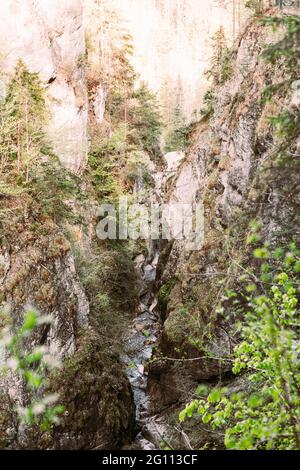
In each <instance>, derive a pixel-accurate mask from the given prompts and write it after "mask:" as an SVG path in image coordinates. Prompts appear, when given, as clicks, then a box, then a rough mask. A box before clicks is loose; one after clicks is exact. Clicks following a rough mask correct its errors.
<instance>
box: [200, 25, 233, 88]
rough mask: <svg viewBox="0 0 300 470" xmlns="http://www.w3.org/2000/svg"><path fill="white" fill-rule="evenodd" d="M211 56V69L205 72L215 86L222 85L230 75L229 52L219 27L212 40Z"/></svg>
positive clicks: (221, 29) (223, 34)
mask: <svg viewBox="0 0 300 470" xmlns="http://www.w3.org/2000/svg"><path fill="white" fill-rule="evenodd" d="M212 43H213V55H212V58H211V67H210V69H209V70H208V71H207V72H206V75H207V77H209V78H212V79H213V82H214V84H215V85H222V84H223V83H225V82H226V80H228V79H229V78H230V76H231V74H232V61H231V51H230V49H229V47H228V46H227V41H226V36H225V31H224V28H223V27H222V26H221V28H219V29H218V30H217V32H216V33H215V34H214V36H213V38H212Z"/></svg>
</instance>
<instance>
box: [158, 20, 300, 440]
mask: <svg viewBox="0 0 300 470" xmlns="http://www.w3.org/2000/svg"><path fill="white" fill-rule="evenodd" d="M277 39H278V38H277ZM273 40H274V36H272V34H270V32H269V31H268V30H267V29H266V28H263V27H262V26H258V25H257V23H250V24H249V25H248V26H247V28H246V30H245V33H244V34H243V35H242V36H241V38H240V40H239V41H238V43H236V52H235V57H234V74H233V76H232V77H231V79H229V80H228V81H227V82H226V83H225V84H224V85H223V86H219V87H217V88H216V89H215V96H216V98H215V100H214V104H213V112H212V114H211V116H210V117H209V118H205V119H203V120H201V122H200V123H199V124H198V125H197V126H195V129H194V131H193V136H192V144H191V148H190V152H189V153H188V154H187V156H186V159H185V161H184V162H183V163H182V164H181V165H180V167H179V171H178V172H177V175H176V178H175V179H174V180H173V181H172V183H171V185H170V187H169V189H168V193H167V200H168V201H176V202H188V203H191V202H192V201H195V200H198V201H202V202H203V204H204V208H205V243H204V247H203V249H202V250H200V251H195V252H191V251H189V250H188V249H187V245H186V244H185V243H184V242H182V241H174V243H173V244H172V245H171V246H168V247H166V248H165V249H164V250H163V252H162V255H161V258H160V262H159V267H158V271H159V272H160V274H161V283H160V291H159V292H160V294H159V298H160V308H161V313H162V316H163V319H164V326H163V333H162V336H161V342H160V352H162V353H163V354H164V355H165V356H166V357H168V358H170V359H169V360H168V359H165V360H163V359H160V356H159V353H158V360H157V361H156V362H155V361H154V362H153V364H152V366H151V370H150V377H149V384H150V389H151V392H152V396H153V402H152V403H153V411H155V412H156V413H157V411H159V410H162V409H165V407H166V406H170V405H172V406H173V407H174V406H176V403H177V402H178V401H179V400H182V398H183V397H186V396H187V395H188V394H189V391H191V390H195V387H196V386H197V384H199V383H201V381H205V382H206V383H207V381H208V382H210V383H218V381H219V380H220V378H223V380H225V379H226V377H227V382H228V380H229V387H231V386H232V387H234V386H235V385H234V384H235V382H234V381H232V379H230V369H231V367H230V364H229V363H228V364H227V363H226V361H225V362H219V361H218V360H214V359H201V356H207V353H209V354H210V355H211V356H213V357H224V356H226V354H227V353H229V352H230V351H231V350H232V348H233V347H234V345H235V344H236V343H235V340H233V339H232V337H231V326H232V325H231V324H230V320H229V321H228V320H225V319H224V318H222V317H220V316H219V315H218V314H217V307H218V305H219V299H220V298H221V297H222V295H223V292H224V287H223V285H222V283H220V282H219V281H220V280H221V279H222V278H224V277H225V278H226V282H227V285H231V284H230V283H231V282H232V285H233V288H234V283H235V282H236V279H237V278H238V276H239V274H240V271H239V267H238V265H239V262H240V259H244V260H245V262H246V263H247V262H248V263H250V262H251V261H250V259H251V256H250V253H248V252H247V247H246V243H245V239H246V234H247V230H248V227H249V222H250V221H251V220H252V219H254V218H259V219H260V220H262V222H263V236H264V238H265V239H267V240H268V241H269V242H270V243H271V244H272V243H275V244H277V243H279V244H280V243H281V241H282V240H284V239H285V235H284V234H286V233H290V234H293V235H294V236H296V234H299V230H298V224H299V211H297V207H299V206H298V204H299V197H298V195H295V194H293V195H292V194H291V192H290V188H291V187H296V186H295V185H298V184H299V174H297V172H296V171H291V170H290V171H289V172H288V173H284V174H285V175H286V176H285V177H284V178H283V176H282V175H280V172H279V170H278V169H276V162H275V161H274V159H275V160H276V152H274V148H275V149H276V148H278V147H279V143H278V142H279V137H278V136H276V133H274V129H273V130H272V129H271V127H270V124H269V122H268V116H270V114H277V113H280V112H281V111H282V109H288V110H292V109H294V106H295V103H297V102H298V82H297V81H296V82H294V83H293V84H292V86H291V90H290V92H288V93H286V94H285V95H284V96H279V97H278V96H276V99H274V103H273V106H272V105H270V104H268V103H264V102H262V100H261V97H262V94H263V91H264V89H265V87H266V86H267V85H270V84H272V83H277V82H279V81H280V80H281V79H282V70H280V67H277V66H274V67H271V66H270V65H267V64H266V63H265V62H264V61H263V60H262V59H261V52H262V47H263V44H267V43H271V42H272V41H273ZM299 142H300V141H299V134H297V133H296V134H293V135H292V136H291V137H290V141H289V145H290V146H291V148H294V149H295V152H296V151H297V150H296V149H297V148H299ZM280 171H283V170H280ZM286 194H289V196H288V197H286ZM183 356H184V357H185V358H187V359H188V360H187V361H183V363H181V362H180V360H179V361H178V359H179V358H182V357H183ZM199 357H200V359H197V358H199ZM190 359H192V360H190ZM225 382H226V380H225ZM170 413H171V412H170ZM204 434H205V432H204ZM198 435H199V434H198ZM207 441H210V437H209V436H207V435H206V436H205V437H204V440H203V443H204V442H207ZM197 445H199V443H197Z"/></svg>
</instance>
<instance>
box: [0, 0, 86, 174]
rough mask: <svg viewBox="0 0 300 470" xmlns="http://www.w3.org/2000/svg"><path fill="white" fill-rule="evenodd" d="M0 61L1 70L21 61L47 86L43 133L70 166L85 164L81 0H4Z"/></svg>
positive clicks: (77, 167) (78, 169) (79, 168)
mask: <svg viewBox="0 0 300 470" xmlns="http://www.w3.org/2000/svg"><path fill="white" fill-rule="evenodd" d="M1 12H2V18H3V22H2V25H1V38H0V60H1V69H2V70H4V71H5V73H6V74H7V73H10V72H12V71H13V69H14V67H15V65H16V62H17V61H18V60H19V59H22V60H23V61H24V62H25V63H26V65H27V66H28V68H29V69H30V71H32V72H38V73H39V75H40V78H41V80H42V81H43V82H44V84H45V88H46V89H47V96H48V100H47V104H48V108H49V127H48V135H49V139H50V141H51V143H52V146H53V149H54V151H55V152H56V154H57V155H58V156H59V158H60V160H61V161H62V163H63V164H64V165H65V166H66V168H68V169H69V170H71V171H73V172H75V173H80V172H81V171H82V170H83V169H84V166H85V161H86V156H87V149H88V137H87V120H88V99H87V89H86V83H85V75H84V67H83V65H84V57H85V40H84V29H83V11H82V2H81V1H80V0H37V1H33V0H3V1H2V3H1Z"/></svg>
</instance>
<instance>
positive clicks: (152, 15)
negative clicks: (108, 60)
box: [109, 0, 249, 119]
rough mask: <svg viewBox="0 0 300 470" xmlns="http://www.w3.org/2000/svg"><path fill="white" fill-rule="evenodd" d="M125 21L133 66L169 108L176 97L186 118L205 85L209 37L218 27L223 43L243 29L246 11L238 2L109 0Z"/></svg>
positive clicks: (219, 0) (210, 49) (197, 104)
mask: <svg viewBox="0 0 300 470" xmlns="http://www.w3.org/2000/svg"><path fill="white" fill-rule="evenodd" d="M109 1H110V3H113V4H114V5H115V7H116V9H117V11H119V12H120V13H121V15H122V17H123V18H124V19H125V20H126V25H127V27H128V29H129V31H130V33H131V35H132V37H133V42H134V56H133V61H134V66H135V69H136V70H137V72H138V73H139V74H140V78H141V80H143V81H146V82H147V83H149V85H150V87H151V88H152V89H153V90H155V91H156V92H158V94H159V97H160V100H161V102H162V104H163V105H164V106H165V107H166V108H167V109H169V112H171V113H172V111H173V107H174V105H176V104H178V103H176V99H178V97H179V99H180V104H181V106H182V110H183V113H184V114H185V115H186V117H187V118H188V119H189V118H191V116H192V114H193V112H194V111H195V110H198V108H199V103H201V100H202V98H203V94H204V92H205V90H206V85H207V78H206V77H205V75H204V71H205V70H207V69H208V68H209V62H210V58H211V54H212V41H211V37H212V36H213V35H214V33H215V32H216V31H217V29H218V28H220V26H223V28H224V30H225V33H226V37H227V40H228V44H229V45H231V44H232V42H233V40H234V38H235V37H236V36H237V35H238V34H239V32H240V31H241V28H243V25H244V22H245V19H246V18H247V16H248V15H249V11H248V13H247V10H246V9H245V6H244V2H242V1H231V0H229V1H223V0H206V1H200V0H113V2H112V1H111V0H109Z"/></svg>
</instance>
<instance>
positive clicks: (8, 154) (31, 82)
mask: <svg viewBox="0 0 300 470" xmlns="http://www.w3.org/2000/svg"><path fill="white" fill-rule="evenodd" d="M0 116H1V130H3V133H1V141H0V142H1V144H0V145H1V150H2V152H3V153H2V152H1V155H2V165H3V164H4V163H5V162H6V163H8V162H10V163H12V162H14V161H16V163H17V171H18V173H19V174H21V173H23V172H24V171H25V173H26V175H27V176H26V178H27V179H28V169H29V165H30V164H32V163H33V161H35V159H36V158H37V157H38V155H39V154H40V151H41V147H42V145H43V141H44V138H45V136H44V132H43V126H44V125H45V122H46V111H45V98H44V91H43V88H42V84H41V82H40V79H39V76H38V74H36V73H32V72H29V71H28V69H27V67H26V65H25V64H24V62H22V61H21V60H20V61H19V62H18V63H17V65H16V69H15V74H14V76H13V78H12V80H11V82H10V83H9V86H8V91H7V96H6V99H5V101H4V102H3V103H2V105H1V106H0Z"/></svg>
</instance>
